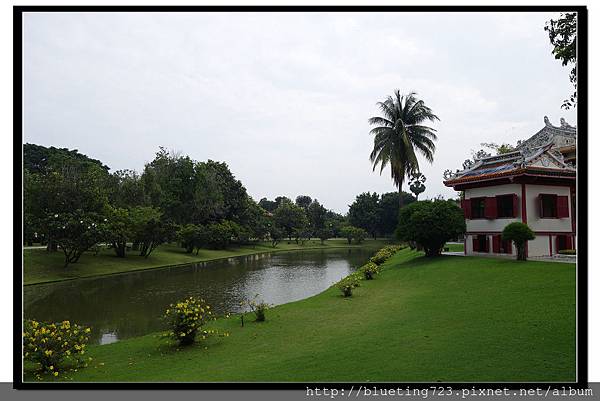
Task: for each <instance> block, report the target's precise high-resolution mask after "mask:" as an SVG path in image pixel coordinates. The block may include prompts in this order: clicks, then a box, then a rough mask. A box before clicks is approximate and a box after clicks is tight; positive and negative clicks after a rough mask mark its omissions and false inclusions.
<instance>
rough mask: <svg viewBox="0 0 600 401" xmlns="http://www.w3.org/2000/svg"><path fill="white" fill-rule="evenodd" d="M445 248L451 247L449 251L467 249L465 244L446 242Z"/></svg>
mask: <svg viewBox="0 0 600 401" xmlns="http://www.w3.org/2000/svg"><path fill="white" fill-rule="evenodd" d="M444 248H449V250H448V252H463V251H464V250H465V245H464V244H446V245H444Z"/></svg>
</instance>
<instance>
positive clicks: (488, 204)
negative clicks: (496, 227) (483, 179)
mask: <svg viewBox="0 0 600 401" xmlns="http://www.w3.org/2000/svg"><path fill="white" fill-rule="evenodd" d="M483 214H484V216H485V218H486V219H495V218H496V217H498V202H497V201H496V197H495V196H488V197H487V198H485V209H483Z"/></svg>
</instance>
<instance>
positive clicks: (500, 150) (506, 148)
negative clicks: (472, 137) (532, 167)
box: [480, 142, 515, 155]
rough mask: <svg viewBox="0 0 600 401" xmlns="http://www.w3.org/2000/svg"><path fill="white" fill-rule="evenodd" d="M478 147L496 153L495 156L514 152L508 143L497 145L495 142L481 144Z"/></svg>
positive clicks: (513, 148)
mask: <svg viewBox="0 0 600 401" xmlns="http://www.w3.org/2000/svg"><path fill="white" fill-rule="evenodd" d="M480 145H481V146H483V147H485V148H488V149H492V150H494V151H496V155H503V154H506V153H510V152H514V151H515V147H514V146H512V145H511V144H509V143H503V144H501V145H499V144H497V143H495V142H482V143H481V144H480Z"/></svg>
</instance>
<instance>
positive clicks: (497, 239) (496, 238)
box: [492, 235, 501, 253]
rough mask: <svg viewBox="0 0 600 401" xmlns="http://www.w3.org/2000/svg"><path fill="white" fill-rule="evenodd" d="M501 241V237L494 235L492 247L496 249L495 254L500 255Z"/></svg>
mask: <svg viewBox="0 0 600 401" xmlns="http://www.w3.org/2000/svg"><path fill="white" fill-rule="evenodd" d="M500 241H501V238H500V236H499V235H494V236H493V237H492V247H493V249H494V253H500Z"/></svg>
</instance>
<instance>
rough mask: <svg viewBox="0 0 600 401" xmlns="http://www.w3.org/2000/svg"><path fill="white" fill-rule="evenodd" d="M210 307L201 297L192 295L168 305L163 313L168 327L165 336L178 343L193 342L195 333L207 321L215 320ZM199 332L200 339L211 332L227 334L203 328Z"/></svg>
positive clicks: (186, 343) (211, 333) (187, 343)
mask: <svg viewBox="0 0 600 401" xmlns="http://www.w3.org/2000/svg"><path fill="white" fill-rule="evenodd" d="M210 309H211V308H210V305H208V304H207V303H206V302H204V300H203V299H196V298H194V297H189V298H186V299H185V300H183V301H180V302H177V303H175V304H171V305H169V308H167V310H166V311H165V315H164V319H165V320H166V321H167V325H168V327H169V332H168V333H167V334H166V336H167V337H170V338H172V339H173V340H175V341H177V342H179V344H180V345H190V344H193V343H194V342H195V341H196V335H197V334H198V332H199V331H200V330H201V329H202V328H203V326H204V325H205V324H206V323H208V322H209V321H212V320H216V316H215V315H214V314H213V313H212V311H211V310H210ZM201 334H202V339H205V338H206V337H208V336H209V335H213V334H218V335H223V336H228V335H229V334H228V333H219V332H218V331H216V330H205V329H202V332H201Z"/></svg>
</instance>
